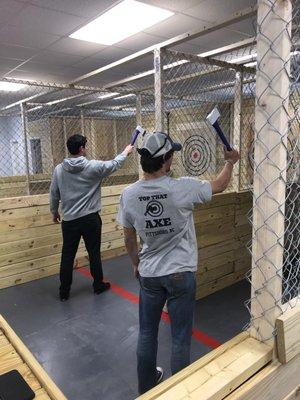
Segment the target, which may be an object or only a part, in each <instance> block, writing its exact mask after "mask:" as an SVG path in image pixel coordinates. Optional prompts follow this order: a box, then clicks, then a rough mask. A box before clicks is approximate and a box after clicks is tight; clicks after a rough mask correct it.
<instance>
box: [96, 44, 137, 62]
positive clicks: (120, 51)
mask: <svg viewBox="0 0 300 400" xmlns="http://www.w3.org/2000/svg"><path fill="white" fill-rule="evenodd" d="M133 53H134V51H132V50H129V49H124V48H120V47H117V46H109V47H107V48H106V49H105V50H102V51H99V53H96V54H93V55H92V57H90V58H91V59H93V60H96V61H97V62H98V64H100V65H106V64H109V63H112V62H114V61H117V60H120V59H121V58H123V57H127V56H129V55H130V54H133Z"/></svg>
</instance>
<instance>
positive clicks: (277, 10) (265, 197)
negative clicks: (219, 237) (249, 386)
mask: <svg viewBox="0 0 300 400" xmlns="http://www.w3.org/2000/svg"><path fill="white" fill-rule="evenodd" d="M299 26H300V2H299V1H286V2H282V1H279V0H272V1H270V0H269V1H265V0H261V1H259V9H258V34H257V79H256V87H255V91H256V107H255V122H254V121H253V136H254V140H253V145H252V146H251V151H250V165H251V168H252V169H253V189H252V191H253V204H254V206H253V213H251V215H250V220H251V222H252V225H253V238H252V244H251V245H250V246H249V247H250V251H251V253H252V272H251V273H249V274H248V279H249V281H250V283H251V286H252V296H251V299H250V300H249V301H248V302H247V303H246V306H247V307H248V309H249V312H250V316H251V321H250V327H251V329H252V332H253V334H254V335H255V336H257V337H258V338H259V339H261V340H264V341H268V340H272V338H273V336H274V335H275V334H276V331H275V321H276V318H277V317H278V315H280V314H281V313H282V312H283V311H284V310H286V309H288V308H291V307H294V306H295V305H296V304H297V303H299V298H300V253H299V249H300V200H299V199H300V191H299V189H300V180H299V179H300V176H299V172H300V171H299V168H300V167H299V166H300V162H299V161H300V151H299V150H300V147H299V142H300V135H299V132H300V125H299V123H300V114H299V110H300V109H299V98H300V29H299ZM251 107H252V105H251Z"/></svg>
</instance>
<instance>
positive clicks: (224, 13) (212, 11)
mask: <svg viewBox="0 0 300 400" xmlns="http://www.w3.org/2000/svg"><path fill="white" fill-rule="evenodd" d="M256 3H257V0H239V1H236V0H222V1H220V0H205V1H202V2H201V3H200V4H199V3H198V5H196V6H194V7H191V8H188V9H185V11H184V13H185V14H188V15H191V16H192V17H196V18H200V19H202V20H204V21H209V22H216V21H220V20H223V19H225V18H226V17H228V16H230V15H231V14H233V13H235V12H236V11H239V10H243V9H244V8H247V7H250V6H253V5H256Z"/></svg>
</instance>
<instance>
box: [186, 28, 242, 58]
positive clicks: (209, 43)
mask: <svg viewBox="0 0 300 400" xmlns="http://www.w3.org/2000/svg"><path fill="white" fill-rule="evenodd" d="M243 39H245V35H243V34H242V33H240V32H233V31H231V30H229V29H221V30H218V31H214V32H211V33H208V34H207V35H205V36H201V37H199V38H197V39H193V40H191V41H189V44H191V45H193V46H195V47H197V49H198V50H199V51H198V53H202V52H204V51H208V50H213V49H216V48H219V47H222V46H226V45H228V44H231V43H235V42H238V41H240V40H243Z"/></svg>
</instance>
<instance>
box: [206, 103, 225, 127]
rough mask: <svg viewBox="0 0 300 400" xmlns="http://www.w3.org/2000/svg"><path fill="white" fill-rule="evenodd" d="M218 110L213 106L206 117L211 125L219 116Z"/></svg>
mask: <svg viewBox="0 0 300 400" xmlns="http://www.w3.org/2000/svg"><path fill="white" fill-rule="evenodd" d="M220 115H221V114H220V111H219V110H218V107H215V108H214V109H213V110H212V111H211V112H210V113H209V114H208V116H207V117H206V119H207V121H208V122H209V123H210V124H211V125H213V124H214V123H216V121H217V120H218V118H219V117H220Z"/></svg>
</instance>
